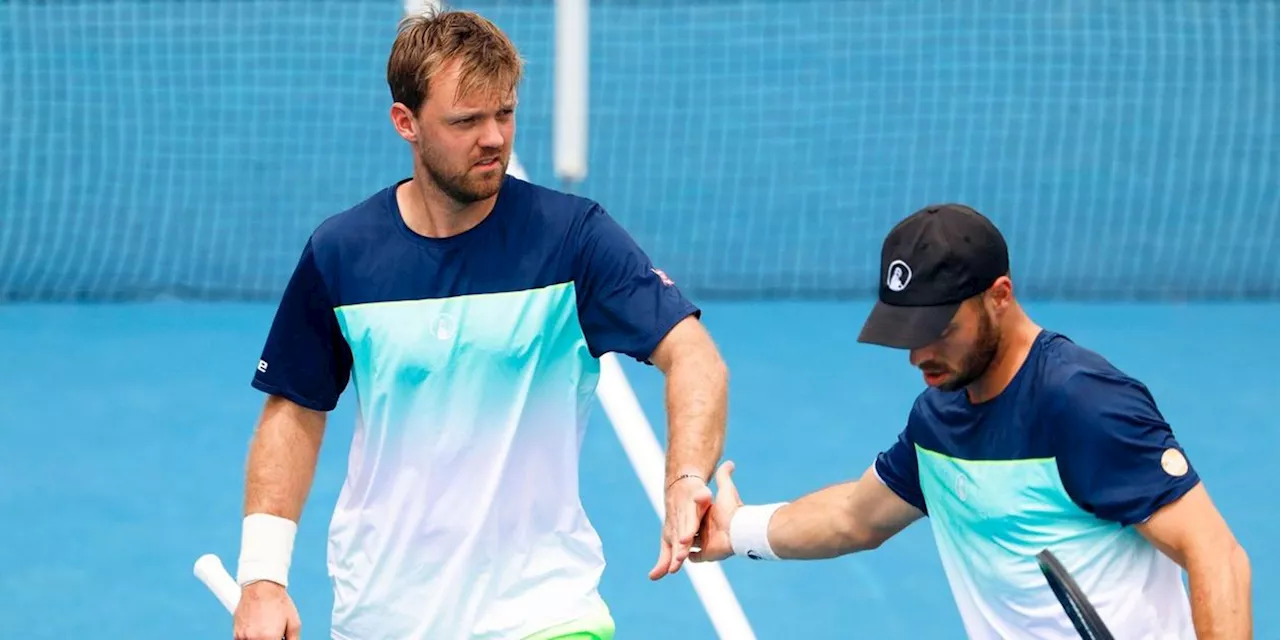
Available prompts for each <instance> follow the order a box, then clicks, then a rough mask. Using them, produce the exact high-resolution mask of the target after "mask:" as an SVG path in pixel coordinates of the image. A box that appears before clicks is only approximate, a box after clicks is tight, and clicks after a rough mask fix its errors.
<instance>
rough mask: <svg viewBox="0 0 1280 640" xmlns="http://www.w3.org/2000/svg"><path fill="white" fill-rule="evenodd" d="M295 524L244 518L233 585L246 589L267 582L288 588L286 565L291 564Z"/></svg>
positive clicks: (267, 518) (267, 516) (259, 517)
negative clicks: (251, 584)
mask: <svg viewBox="0 0 1280 640" xmlns="http://www.w3.org/2000/svg"><path fill="white" fill-rule="evenodd" d="M297 533H298V523H296V522H294V521H292V520H290V519H288V518H281V517H279V516H273V515H271V514H267V513H251V514H249V515H248V516H245V519H244V524H243V529H242V533H241V538H240V566H239V568H238V569H237V571H236V582H238V583H239V584H240V586H242V587H243V586H245V585H247V584H249V583H252V582H258V581H260V580H269V581H271V582H274V583H276V584H279V585H280V586H282V587H288V586H289V564H290V563H291V562H292V561H293V539H294V537H295V536H296V535H297Z"/></svg>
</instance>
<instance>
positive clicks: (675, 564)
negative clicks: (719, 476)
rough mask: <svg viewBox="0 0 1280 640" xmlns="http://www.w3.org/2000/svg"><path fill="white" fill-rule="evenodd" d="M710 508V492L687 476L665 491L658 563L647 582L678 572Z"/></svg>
mask: <svg viewBox="0 0 1280 640" xmlns="http://www.w3.org/2000/svg"><path fill="white" fill-rule="evenodd" d="M710 508H711V489H710V488H709V487H708V486H707V483H706V481H705V480H703V479H702V478H700V477H696V476H690V477H685V478H681V479H679V480H676V481H675V483H674V484H672V485H671V486H670V487H669V488H668V489H667V516H666V520H664V521H663V524H662V546H661V548H660V550H659V551H658V563H657V564H655V565H654V566H653V569H652V570H650V571H649V579H650V580H658V579H660V578H662V577H663V576H665V575H669V574H672V573H676V572H678V571H680V566H681V565H683V564H684V561H685V559H686V558H688V557H689V553H690V551H691V550H692V548H693V546H694V537H695V536H696V535H697V533H698V528H699V526H701V524H702V518H703V517H704V516H706V514H707V510H708V509H710Z"/></svg>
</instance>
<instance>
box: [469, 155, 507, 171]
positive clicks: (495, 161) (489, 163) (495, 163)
mask: <svg viewBox="0 0 1280 640" xmlns="http://www.w3.org/2000/svg"><path fill="white" fill-rule="evenodd" d="M501 164H502V159H501V158H499V157H498V156H494V157H492V158H485V159H483V160H481V161H479V162H477V163H475V165H473V166H474V167H475V168H477V169H481V170H489V169H497V168H498V167H499V166H501Z"/></svg>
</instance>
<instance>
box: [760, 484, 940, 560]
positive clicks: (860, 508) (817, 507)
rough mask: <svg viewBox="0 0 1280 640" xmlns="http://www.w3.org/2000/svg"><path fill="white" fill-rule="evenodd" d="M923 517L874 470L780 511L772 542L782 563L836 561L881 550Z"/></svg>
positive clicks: (771, 522) (772, 524)
mask: <svg viewBox="0 0 1280 640" xmlns="http://www.w3.org/2000/svg"><path fill="white" fill-rule="evenodd" d="M748 508H750V507H748ZM922 517H924V514H923V513H921V512H920V510H918V509H916V508H915V507H913V506H911V505H910V504H907V502H906V501H904V500H903V499H902V498H899V497H898V494H896V493H894V492H892V491H890V490H889V488H888V487H886V486H885V485H884V483H882V482H880V479H879V478H877V477H876V472H875V469H874V468H868V469H867V470H866V472H864V473H863V474H862V477H861V478H859V479H857V480H855V481H853V482H846V483H844V484H838V485H834V486H831V487H827V488H825V489H822V490H820V491H816V492H814V493H811V494H809V495H806V496H804V497H803V498H800V499H799V500H796V501H795V502H792V503H789V504H785V505H783V506H782V507H780V508H779V509H778V510H777V511H776V512H775V513H774V514H773V517H772V518H770V519H769V525H768V530H767V532H768V542H769V545H770V547H771V548H772V550H773V552H774V554H775V555H777V556H778V557H779V558H781V559H787V560H818V559H824V558H834V557H837V556H842V555H845V554H850V553H856V552H859V551H869V550H871V549H875V548H876V547H879V546H880V545H882V544H884V542H885V541H886V540H888V539H889V538H892V537H893V536H894V535H896V534H897V533H898V532H899V531H902V530H903V529H905V528H906V527H907V525H910V524H911V523H913V522H915V521H916V520H919V519H920V518H922ZM744 534H745V532H744ZM740 542H741V543H744V544H745V543H746V542H747V540H741V541H740Z"/></svg>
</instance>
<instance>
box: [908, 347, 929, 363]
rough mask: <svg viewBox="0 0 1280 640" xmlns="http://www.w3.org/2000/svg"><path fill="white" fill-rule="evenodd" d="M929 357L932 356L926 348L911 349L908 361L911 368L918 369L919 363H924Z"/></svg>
mask: <svg viewBox="0 0 1280 640" xmlns="http://www.w3.org/2000/svg"><path fill="white" fill-rule="evenodd" d="M930 355H932V354H931V353H930V352H929V348H928V347H921V348H919V349H912V350H911V352H910V355H909V359H910V361H911V366H913V367H918V366H920V363H921V362H924V361H926V360H928V359H929V356H930Z"/></svg>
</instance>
